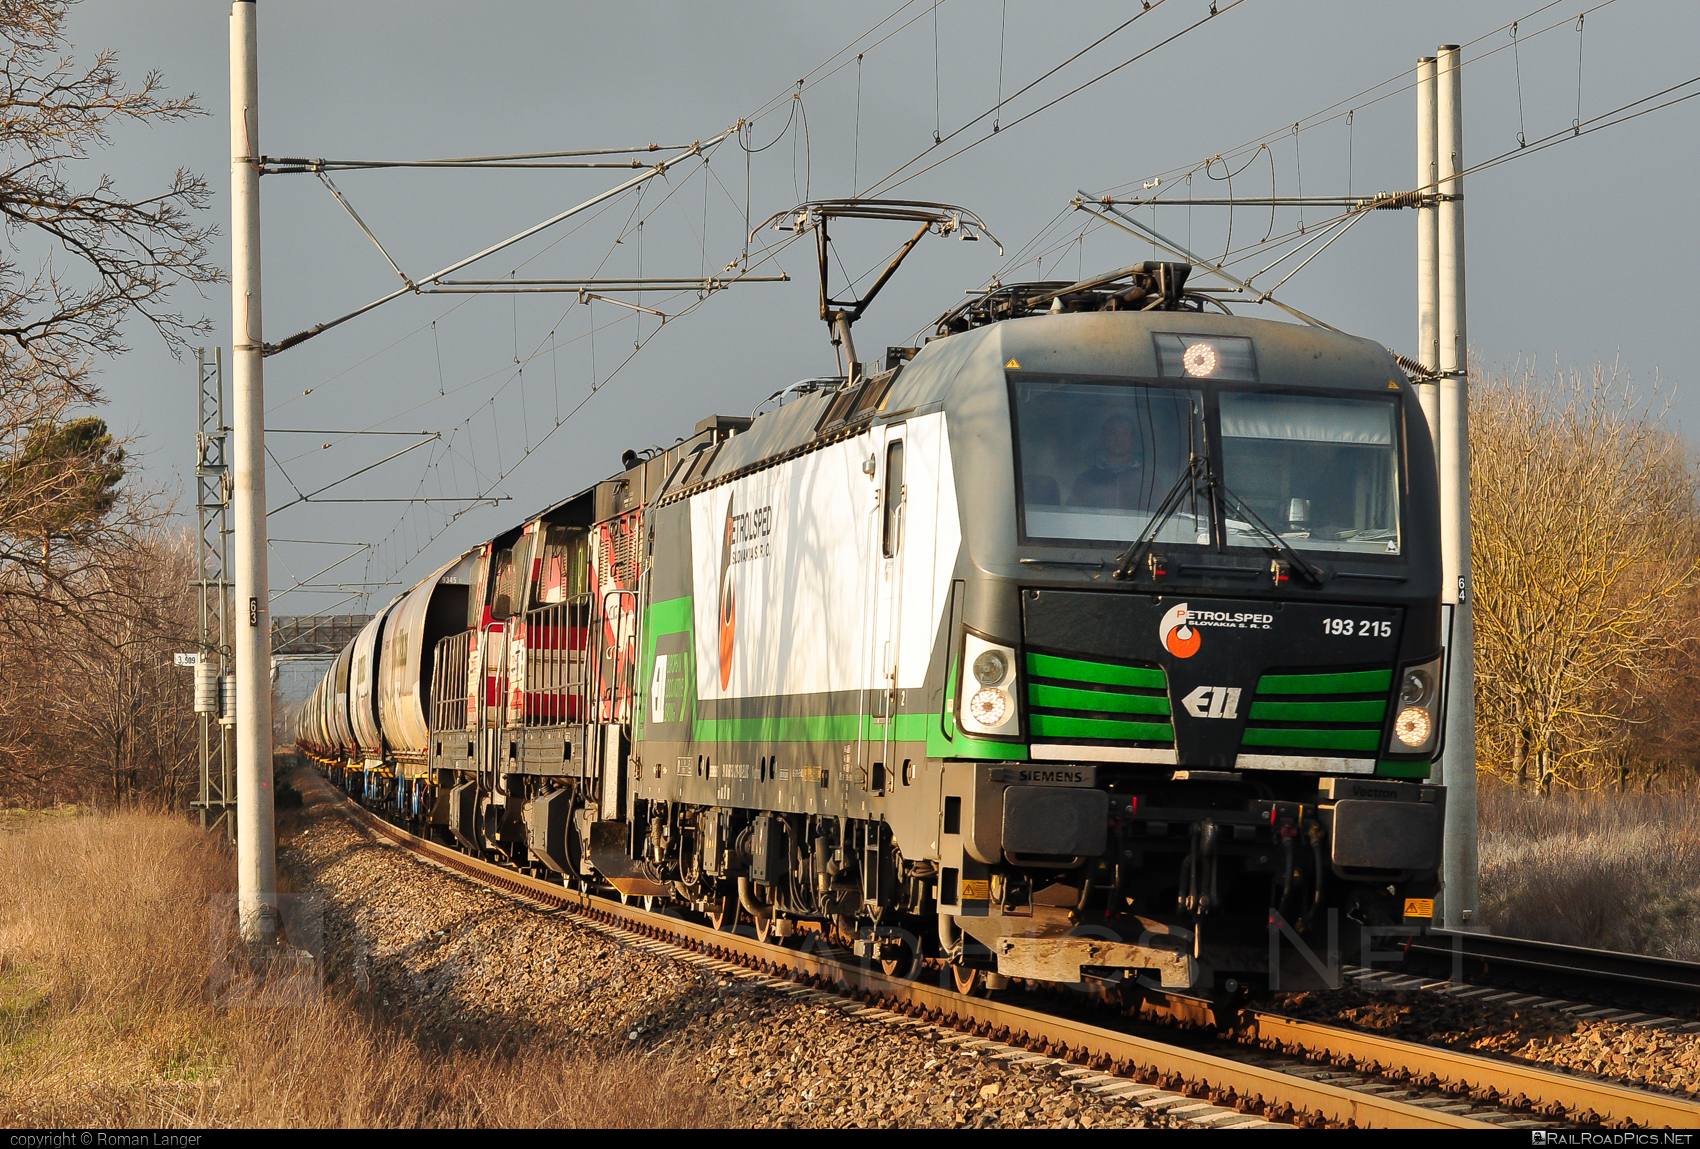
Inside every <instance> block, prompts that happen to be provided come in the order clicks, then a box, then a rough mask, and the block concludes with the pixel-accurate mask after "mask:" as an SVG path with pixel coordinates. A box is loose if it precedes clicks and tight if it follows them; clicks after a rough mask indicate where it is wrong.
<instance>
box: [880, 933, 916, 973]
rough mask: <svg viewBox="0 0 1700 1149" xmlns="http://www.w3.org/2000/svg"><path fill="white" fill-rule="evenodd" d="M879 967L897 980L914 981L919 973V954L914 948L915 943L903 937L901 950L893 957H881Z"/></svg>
mask: <svg viewBox="0 0 1700 1149" xmlns="http://www.w3.org/2000/svg"><path fill="white" fill-rule="evenodd" d="M880 969H881V971H883V972H884V974H885V976H886V977H894V978H897V979H898V980H899V981H914V980H915V979H916V978H917V977H919V976H920V975H921V955H920V953H919V952H918V951H917V950H916V949H915V943H914V942H913V941H911V940H910V939H909V938H908V937H905V938H904V939H903V952H902V953H900V954H898V955H897V956H896V957H894V958H881V959H880Z"/></svg>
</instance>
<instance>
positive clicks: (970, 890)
mask: <svg viewBox="0 0 1700 1149" xmlns="http://www.w3.org/2000/svg"><path fill="white" fill-rule="evenodd" d="M991 896H992V883H991V882H989V881H979V882H976V881H971V880H964V881H963V883H962V900H963V901H965V902H984V901H987V900H989V899H990V898H991Z"/></svg>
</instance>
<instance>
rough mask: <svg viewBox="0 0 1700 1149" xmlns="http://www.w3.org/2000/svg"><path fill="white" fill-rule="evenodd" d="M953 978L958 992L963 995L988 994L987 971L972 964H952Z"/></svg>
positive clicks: (951, 973) (980, 995) (976, 995)
mask: <svg viewBox="0 0 1700 1149" xmlns="http://www.w3.org/2000/svg"><path fill="white" fill-rule="evenodd" d="M950 976H951V980H952V981H954V982H955V983H956V992H957V993H959V994H961V995H962V996H963V997H985V996H986V971H985V970H979V969H975V968H973V967H972V966H965V965H952V966H951V967H950Z"/></svg>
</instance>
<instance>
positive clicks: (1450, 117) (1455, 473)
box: [1435, 44, 1477, 928]
mask: <svg viewBox="0 0 1700 1149" xmlns="http://www.w3.org/2000/svg"><path fill="white" fill-rule="evenodd" d="M1462 69H1463V59H1462V55H1461V53H1460V52H1459V49H1458V46H1457V45H1456V44H1443V45H1441V48H1440V51H1439V54H1438V60H1437V67H1436V69H1435V72H1436V81H1437V83H1436V87H1437V89H1438V91H1437V93H1436V95H1437V99H1436V104H1437V111H1438V115H1437V117H1436V118H1437V120H1438V123H1439V128H1440V133H1439V136H1440V140H1439V148H1438V152H1439V161H1440V193H1441V197H1442V198H1441V203H1440V207H1439V215H1440V220H1439V222H1440V228H1439V241H1440V242H1439V259H1438V263H1439V278H1440V309H1439V310H1440V363H1439V367H1440V458H1441V465H1440V530H1441V543H1442V551H1441V567H1442V570H1443V572H1444V579H1443V581H1442V585H1441V602H1442V603H1443V604H1447V605H1449V606H1450V607H1451V615H1452V624H1451V627H1450V637H1449V639H1448V643H1447V645H1448V653H1449V658H1448V659H1447V662H1448V665H1449V667H1450V670H1449V674H1448V677H1447V685H1446V746H1445V750H1444V751H1443V755H1442V762H1441V781H1442V782H1443V783H1444V784H1445V786H1446V791H1447V793H1446V848H1445V859H1444V862H1443V867H1444V868H1443V881H1444V883H1445V887H1444V894H1443V897H1444V903H1443V905H1444V911H1445V922H1446V925H1447V926H1449V927H1451V928H1459V927H1461V926H1463V925H1466V924H1468V923H1469V921H1470V919H1471V918H1473V917H1474V916H1475V910H1476V901H1477V885H1476V697H1475V681H1476V659H1475V649H1474V647H1475V625H1474V620H1473V617H1472V600H1473V599H1474V595H1473V593H1472V589H1471V583H1470V391H1469V385H1468V378H1467V367H1468V358H1469V342H1468V335H1467V333H1466V330H1465V323H1464V319H1465V306H1464V179H1463V176H1462V175H1461V174H1460V173H1462V172H1463V170H1464V114H1463V70H1462Z"/></svg>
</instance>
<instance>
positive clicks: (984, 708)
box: [968, 686, 1010, 726]
mask: <svg viewBox="0 0 1700 1149" xmlns="http://www.w3.org/2000/svg"><path fill="white" fill-rule="evenodd" d="M1009 711H1010V699H1009V695H1007V694H1005V693H1004V692H1003V691H1001V690H999V689H997V688H996V687H993V686H988V687H986V688H985V689H984V690H977V691H975V692H974V697H973V698H970V699H969V700H968V716H969V717H970V718H972V719H973V720H974V721H975V722H976V723H978V724H979V725H981V726H1002V725H1003V724H1004V720H1005V719H1006V718H1008V717H1009Z"/></svg>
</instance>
